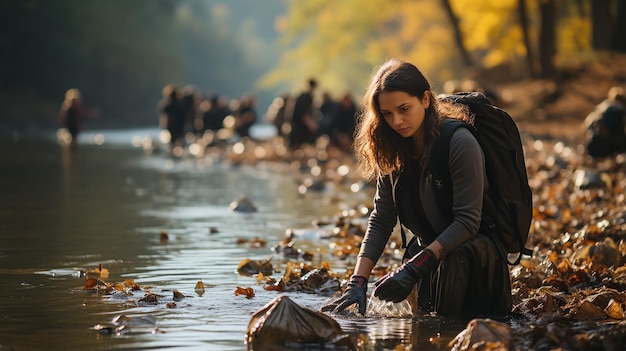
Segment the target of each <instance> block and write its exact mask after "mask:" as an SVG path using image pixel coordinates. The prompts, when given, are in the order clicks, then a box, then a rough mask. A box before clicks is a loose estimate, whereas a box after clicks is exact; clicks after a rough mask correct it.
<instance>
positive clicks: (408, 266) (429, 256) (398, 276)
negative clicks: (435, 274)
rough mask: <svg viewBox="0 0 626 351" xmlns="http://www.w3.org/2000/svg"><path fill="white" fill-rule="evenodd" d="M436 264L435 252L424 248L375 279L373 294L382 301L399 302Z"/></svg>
mask: <svg viewBox="0 0 626 351" xmlns="http://www.w3.org/2000/svg"><path fill="white" fill-rule="evenodd" d="M437 264H438V259H437V257H436V256H435V253H434V252H432V251H431V250H430V249H427V248H426V249H424V250H422V251H420V252H419V253H418V254H417V255H415V256H413V258H411V259H410V260H408V261H407V262H406V263H404V264H403V265H402V266H400V268H398V269H396V270H395V271H394V272H391V273H388V274H387V275H385V276H384V277H382V278H381V279H380V280H379V281H377V282H376V284H374V285H375V286H376V288H374V292H373V294H374V296H376V297H378V298H379V299H381V300H383V301H391V302H400V301H402V300H404V299H406V297H407V296H409V294H410V293H411V290H412V289H413V287H414V286H415V283H417V281H418V280H420V279H424V278H425V277H427V276H428V275H429V274H430V272H431V271H432V270H433V269H435V268H436V267H437Z"/></svg>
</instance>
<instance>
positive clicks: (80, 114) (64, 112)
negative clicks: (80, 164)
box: [59, 88, 100, 147]
mask: <svg viewBox="0 0 626 351" xmlns="http://www.w3.org/2000/svg"><path fill="white" fill-rule="evenodd" d="M99 113H100V112H99V110H97V109H95V110H89V109H85V108H84V107H83V105H82V97H81V94H80V90H78V89H76V88H72V89H69V90H67V91H66V92H65V100H63V103H62V104H61V109H60V111H59V121H60V122H61V125H62V126H63V127H64V128H65V129H67V131H68V133H69V134H70V136H71V137H72V140H71V142H70V145H71V146H72V147H76V145H77V141H78V133H79V132H80V130H81V128H82V126H81V120H82V119H84V118H89V117H97V116H98V115H99Z"/></svg>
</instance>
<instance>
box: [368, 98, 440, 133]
mask: <svg viewBox="0 0 626 351" xmlns="http://www.w3.org/2000/svg"><path fill="white" fill-rule="evenodd" d="M378 103H379V105H380V112H381V114H382V116H383V117H384V118H385V122H387V124H388V125H389V126H390V127H391V128H392V129H393V130H395V131H396V132H397V133H398V134H400V135H401V136H402V137H404V138H408V137H413V138H420V137H421V135H422V126H423V124H424V117H425V115H426V108H428V106H429V105H430V94H429V93H427V92H426V93H424V97H423V98H422V99H419V98H418V97H416V96H412V95H409V94H407V93H405V92H403V91H384V92H382V93H380V95H378Z"/></svg>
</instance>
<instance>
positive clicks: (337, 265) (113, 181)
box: [0, 130, 464, 351]
mask: <svg viewBox="0 0 626 351" xmlns="http://www.w3.org/2000/svg"><path fill="white" fill-rule="evenodd" d="M156 134H157V131H155V130H134V131H99V132H98V131H93V132H90V133H84V134H83V135H81V139H79V145H78V147H77V149H75V150H71V149H69V148H68V147H67V146H63V145H61V144H60V143H59V142H58V141H57V139H56V137H55V135H54V134H53V133H49V134H45V133H44V134H38V135H37V137H32V136H31V137H26V136H19V137H13V138H5V139H3V140H0V190H1V191H0V200H1V202H0V239H1V240H2V243H1V244H0V278H1V284H0V350H18V351H23V350H85V349H90V350H109V349H119V350H147V349H178V350H220V351H225V350H246V345H245V344H244V336H245V333H246V331H247V326H248V322H249V321H250V318H251V316H252V314H253V313H254V312H255V311H257V310H259V309H260V308H262V307H263V306H264V305H265V304H267V303H268V302H269V301H271V300H273V299H274V298H275V297H277V296H278V295H279V293H277V292H275V291H265V290H263V289H262V288H261V287H260V286H259V284H258V283H257V282H256V280H255V279H254V278H253V277H247V276H241V275H239V274H238V273H237V266H238V264H239V262H240V261H241V260H243V259H246V258H250V259H256V260H266V259H269V258H272V259H273V260H274V262H275V263H276V265H280V264H281V263H284V262H282V261H281V259H280V257H275V256H273V252H272V250H271V246H272V245H273V244H275V243H277V242H278V241H279V240H281V239H282V238H283V237H284V235H285V231H286V230H287V229H290V228H309V227H310V226H311V222H312V221H313V220H316V219H319V218H321V217H324V216H333V215H335V214H337V213H338V212H339V211H341V210H342V209H345V208H349V207H351V206H355V205H356V204H358V203H371V199H370V196H371V195H370V194H358V193H357V194H352V195H350V196H339V195H338V194H329V193H328V192H319V193H307V194H304V195H303V194H300V193H299V192H298V191H297V188H298V184H297V183H296V182H295V181H294V177H293V176H292V175H291V174H289V173H288V172H281V171H276V170H274V169H272V168H269V167H254V166H249V165H242V166H234V165H231V164H228V163H225V162H216V161H211V162H209V161H207V160H203V159H197V158H192V157H182V158H178V159H173V158H171V157H169V155H168V154H167V153H156V154H146V153H145V152H144V150H143V149H142V148H141V147H137V146H134V145H133V141H136V140H138V139H137V138H145V137H150V138H156ZM240 196H245V197H247V198H248V199H249V200H251V201H252V202H253V203H254V204H255V205H256V206H257V208H258V211H257V212H255V213H239V212H233V211H230V210H229V208H228V207H229V204H230V203H231V202H232V201H234V200H236V199H238V198H239V197H240ZM162 232H164V233H167V236H168V240H167V241H163V240H161V233H162ZM254 238H262V239H264V240H265V241H266V242H267V246H265V247H260V248H255V247H250V245H240V244H239V245H238V244H237V240H238V239H248V240H249V239H254ZM312 240H313V242H312V243H311V247H317V248H319V247H324V245H326V246H327V244H328V243H324V242H319V241H316V240H317V239H312ZM321 240H323V239H321ZM319 256H320V257H318V258H319V259H320V260H329V261H331V264H332V267H333V269H337V270H342V269H345V267H346V265H351V264H353V262H344V261H339V260H335V261H333V259H332V257H327V255H326V257H322V256H324V251H319ZM99 265H102V267H103V268H106V269H107V270H108V272H109V277H108V278H107V281H111V282H123V281H125V280H127V279H134V281H135V282H136V283H137V284H139V285H140V286H141V287H142V288H143V289H144V290H147V289H149V290H150V291H152V292H154V293H158V294H160V295H162V296H164V298H163V301H172V299H171V298H169V297H171V296H172V292H173V290H178V291H179V292H181V293H182V294H184V295H185V296H186V297H185V298H184V299H182V300H179V301H176V306H175V307H173V308H168V307H166V304H165V302H162V303H159V304H157V305H142V304H138V303H136V300H137V298H138V297H134V298H119V297H116V296H117V295H113V296H103V295H102V294H96V293H92V292H89V291H88V290H86V289H85V288H84V283H85V275H84V272H85V271H89V270H92V269H95V268H97V267H98V266H99ZM199 280H201V281H202V282H204V283H205V284H206V285H207V287H206V290H205V293H204V294H198V293H196V292H195V290H194V287H195V285H196V283H197V282H198V281H199ZM238 286H241V287H252V288H253V289H254V290H255V292H256V296H255V297H253V298H250V299H247V298H245V297H243V296H235V294H234V291H235V289H236V288H237V287H238ZM139 294H140V295H143V292H141V293H139ZM284 294H285V295H289V296H290V297H291V298H292V299H293V300H294V301H295V302H296V303H298V304H299V305H300V306H302V307H307V308H311V309H314V310H317V309H318V308H319V307H321V306H322V305H323V304H324V302H325V301H326V300H327V297H324V296H318V295H313V294H306V293H297V292H293V293H284ZM168 298H169V300H168ZM170 307H171V306H170ZM120 315H124V316H126V317H129V318H135V319H136V320H138V321H141V320H148V321H150V322H154V326H150V325H149V324H150V323H147V324H143V325H140V326H139V327H138V328H131V329H130V330H129V331H128V332H126V333H121V334H120V335H116V334H115V333H113V334H109V333H105V332H103V331H102V330H100V331H98V330H96V329H97V328H96V326H97V325H107V324H110V323H111V321H112V320H113V318H116V317H118V316H120ZM335 318H336V319H337V321H338V322H339V323H340V325H341V326H342V328H343V329H344V331H346V332H347V333H349V334H350V335H352V336H354V337H355V338H359V339H360V340H361V348H362V349H363V350H399V349H402V350H410V349H412V350H418V349H419V350H443V349H446V344H447V342H448V341H449V340H450V339H451V338H452V337H453V336H454V335H456V333H458V332H459V331H460V330H462V329H463V327H464V325H461V324H458V323H454V322H445V321H442V320H436V319H433V320H420V321H418V320H413V319H411V318H356V319H355V318H345V319H342V318H343V317H341V316H335Z"/></svg>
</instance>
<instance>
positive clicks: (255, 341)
mask: <svg viewBox="0 0 626 351" xmlns="http://www.w3.org/2000/svg"><path fill="white" fill-rule="evenodd" d="M245 341H246V344H247V347H248V350H249V351H251V350H275V349H278V348H281V347H291V348H304V347H308V346H316V349H322V350H323V349H327V348H328V349H335V348H337V349H343V350H355V349H356V347H355V344H354V341H353V340H352V339H351V338H350V336H349V335H347V334H345V333H344V332H343V330H342V329H341V326H340V325H339V323H337V321H335V320H334V319H333V318H332V317H330V316H327V315H325V314H323V313H320V312H316V311H313V310H310V309H307V308H303V307H300V306H298V304H296V303H295V302H293V301H292V300H291V299H290V298H289V297H287V296H279V297H277V298H275V299H274V300H272V301H270V302H269V303H268V304H267V305H265V306H264V307H263V308H262V309H260V310H259V311H257V312H255V313H254V315H253V316H252V318H251V319H250V322H249V324H248V331H247V333H246V339H245Z"/></svg>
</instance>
